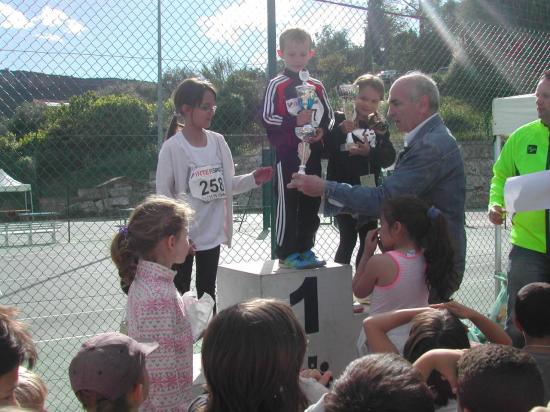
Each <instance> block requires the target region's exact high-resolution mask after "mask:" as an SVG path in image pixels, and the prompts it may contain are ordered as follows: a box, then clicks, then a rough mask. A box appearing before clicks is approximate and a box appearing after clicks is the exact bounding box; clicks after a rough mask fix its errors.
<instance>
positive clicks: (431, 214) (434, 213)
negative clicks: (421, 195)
mask: <svg viewBox="0 0 550 412" xmlns="http://www.w3.org/2000/svg"><path fill="white" fill-rule="evenodd" d="M440 214H441V210H439V209H438V208H437V207H435V206H430V207H429V208H428V211H427V212H426V216H428V219H435V218H437V217H438V216H439V215H440Z"/></svg>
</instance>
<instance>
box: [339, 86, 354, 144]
mask: <svg viewBox="0 0 550 412" xmlns="http://www.w3.org/2000/svg"><path fill="white" fill-rule="evenodd" d="M358 94H359V86H358V85H356V84H341V85H340V86H338V96H340V99H342V111H343V112H344V116H346V120H354V119H355V98H356V97H357V95H358ZM354 145H355V143H354V142H353V135H352V133H351V132H348V135H347V136H346V146H345V150H349V149H350V147H353V146H354Z"/></svg>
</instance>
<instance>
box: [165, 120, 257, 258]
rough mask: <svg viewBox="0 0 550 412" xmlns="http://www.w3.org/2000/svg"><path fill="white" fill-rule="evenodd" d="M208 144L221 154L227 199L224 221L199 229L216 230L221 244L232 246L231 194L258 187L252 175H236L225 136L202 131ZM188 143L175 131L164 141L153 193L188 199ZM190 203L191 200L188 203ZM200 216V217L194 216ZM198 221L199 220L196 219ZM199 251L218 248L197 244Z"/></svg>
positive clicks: (190, 155) (213, 222)
mask: <svg viewBox="0 0 550 412" xmlns="http://www.w3.org/2000/svg"><path fill="white" fill-rule="evenodd" d="M205 133H206V137H207V141H208V144H213V145H214V146H215V147H216V150H217V151H218V153H219V155H220V161H221V164H222V167H223V175H224V181H225V193H226V198H225V199H223V203H221V202H220V204H223V205H224V209H225V210H224V214H223V221H221V222H215V221H210V222H209V225H208V227H206V228H205V227H202V228H200V230H218V231H220V232H222V233H223V234H224V235H225V236H224V238H225V239H224V241H223V242H222V243H224V244H226V245H228V246H231V239H232V236H233V195H237V194H239V193H244V192H247V191H249V190H251V189H253V188H256V187H258V185H256V182H255V181H254V176H253V173H248V174H245V175H239V176H235V165H234V164H233V156H232V155H231V150H230V149H229V146H228V145H227V142H226V141H225V139H224V137H223V136H222V135H221V134H219V133H216V132H213V131H211V130H205ZM188 145H189V144H188V143H187V142H186V141H185V136H184V135H183V134H182V133H181V132H177V133H176V134H175V135H174V136H172V137H170V138H169V139H168V140H166V141H165V142H164V143H163V145H162V148H161V149H160V153H159V159H158V165H157V174H156V187H157V188H156V190H157V194H160V195H164V196H168V197H171V198H174V199H181V198H184V199H186V200H188V201H189V200H190V196H189V171H190V167H191V166H192V165H194V164H196V160H195V159H193V158H192V156H193V155H192V151H190V150H189V147H188ZM192 202H193V201H192V200H191V202H190V203H192ZM194 209H195V214H196V215H201V213H206V209H204V210H203V208H201V207H195V208H194ZM196 217H200V216H196ZM197 220H200V219H197ZM192 230H193V228H192V227H191V229H190V233H189V238H190V239H192V240H193V241H194V242H195V239H193V236H192V235H193V233H192ZM196 246H197V249H198V250H204V249H210V248H212V247H214V246H217V245H208V246H209V247H206V245H205V247H202V248H201V245H200V244H199V245H196Z"/></svg>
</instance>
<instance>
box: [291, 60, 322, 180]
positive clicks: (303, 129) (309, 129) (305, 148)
mask: <svg viewBox="0 0 550 412" xmlns="http://www.w3.org/2000/svg"><path fill="white" fill-rule="evenodd" d="M298 76H299V77H300V80H301V81H302V84H301V85H299V86H296V96H297V97H298V104H299V106H300V109H302V110H309V109H311V108H312V107H313V103H315V98H316V97H317V94H316V93H315V87H314V86H312V85H311V84H308V83H307V81H308V79H309V72H308V71H307V70H306V69H303V70H300V73H299V74H298ZM295 131H296V136H297V137H298V139H300V140H301V141H302V144H300V146H301V147H300V148H299V149H300V155H299V157H300V161H301V164H300V167H299V169H298V173H300V174H302V175H305V174H306V162H307V159H308V157H309V153H310V150H309V139H311V138H312V137H313V136H315V127H313V125H311V124H310V123H308V124H305V125H303V126H298V127H296V129H295Z"/></svg>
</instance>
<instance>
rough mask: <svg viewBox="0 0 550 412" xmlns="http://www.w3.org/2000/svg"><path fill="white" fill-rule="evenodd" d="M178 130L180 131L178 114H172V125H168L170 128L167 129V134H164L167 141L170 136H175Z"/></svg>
mask: <svg viewBox="0 0 550 412" xmlns="http://www.w3.org/2000/svg"><path fill="white" fill-rule="evenodd" d="M177 131H178V116H176V115H174V116H172V120H171V121H170V126H168V130H167V131H166V136H164V140H165V141H166V140H168V139H169V138H170V137H172V136H174V135H175V134H176V132H177Z"/></svg>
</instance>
